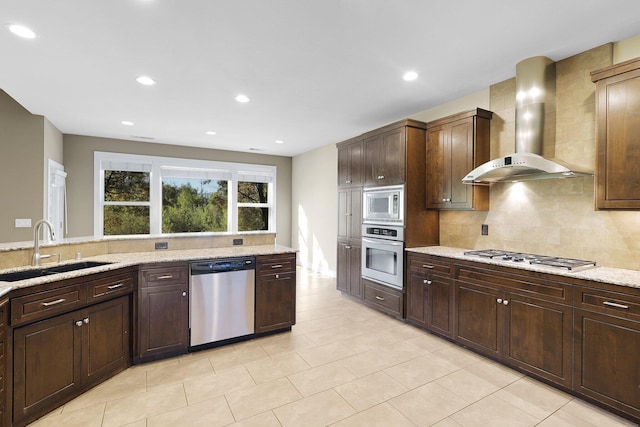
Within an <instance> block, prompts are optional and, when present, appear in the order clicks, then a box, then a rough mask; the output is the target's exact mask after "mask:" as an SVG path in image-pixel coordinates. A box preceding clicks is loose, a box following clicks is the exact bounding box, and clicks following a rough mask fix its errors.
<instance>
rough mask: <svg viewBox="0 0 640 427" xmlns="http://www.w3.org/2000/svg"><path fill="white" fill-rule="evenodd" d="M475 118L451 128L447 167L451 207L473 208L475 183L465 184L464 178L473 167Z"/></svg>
mask: <svg viewBox="0 0 640 427" xmlns="http://www.w3.org/2000/svg"><path fill="white" fill-rule="evenodd" d="M473 144H474V141H473V118H469V119H465V120H460V121H458V122H454V123H452V124H451V127H450V128H449V149H448V154H449V156H450V157H449V158H450V160H449V169H448V170H446V169H445V173H448V176H447V181H446V183H447V187H448V189H449V195H448V199H449V205H450V206H449V207H450V208H451V209H471V208H473V199H472V190H473V185H468V184H463V183H462V178H464V177H465V176H466V175H467V173H469V172H470V171H471V170H472V169H473Z"/></svg>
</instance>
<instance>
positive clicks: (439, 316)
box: [425, 275, 454, 337]
mask: <svg viewBox="0 0 640 427" xmlns="http://www.w3.org/2000/svg"><path fill="white" fill-rule="evenodd" d="M429 282H430V283H428V284H427V295H426V296H427V299H426V307H425V308H426V315H425V322H426V326H427V329H429V330H431V331H433V332H435V333H438V334H441V335H446V336H448V337H451V336H452V335H453V310H454V307H453V281H452V280H451V279H448V278H443V277H439V276H437V275H433V277H432V278H431V280H430V281H429Z"/></svg>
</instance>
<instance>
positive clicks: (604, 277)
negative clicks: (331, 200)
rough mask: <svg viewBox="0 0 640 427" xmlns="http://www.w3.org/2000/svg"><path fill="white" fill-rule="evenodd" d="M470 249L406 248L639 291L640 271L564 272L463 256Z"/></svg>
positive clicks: (596, 270) (555, 268) (539, 266)
mask: <svg viewBox="0 0 640 427" xmlns="http://www.w3.org/2000/svg"><path fill="white" fill-rule="evenodd" d="M468 250H471V249H460V248H451V247H447V246H425V247H420V248H407V249H406V251H407V252H416V253H421V254H427V255H438V256H443V257H448V258H456V259H463V260H465V261H474V262H478V263H483V264H493V265H500V266H504V267H511V268H517V269H521V270H528V271H539V272H542V273H549V274H555V275H557V276H567V277H575V278H578V279H583V280H592V281H594V282H600V283H608V284H612V285H620V286H627V287H630V288H637V289H640V271H638V270H625V269H622V268H611V267H598V266H596V267H589V268H586V269H582V270H576V271H572V270H566V269H564V268H557V267H548V266H544V265H536V264H529V263H527V262H512V261H503V260H501V259H496V258H483V257H479V256H470V255H464V252H466V251H468Z"/></svg>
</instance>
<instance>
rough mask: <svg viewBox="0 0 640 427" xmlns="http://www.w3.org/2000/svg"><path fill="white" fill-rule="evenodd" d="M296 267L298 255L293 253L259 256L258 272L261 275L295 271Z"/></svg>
mask: <svg viewBox="0 0 640 427" xmlns="http://www.w3.org/2000/svg"><path fill="white" fill-rule="evenodd" d="M295 269H296V257H295V255H291V254H284V255H275V256H269V257H257V262H256V274H257V275H260V276H264V275H272V274H274V273H285V272H293V271H295Z"/></svg>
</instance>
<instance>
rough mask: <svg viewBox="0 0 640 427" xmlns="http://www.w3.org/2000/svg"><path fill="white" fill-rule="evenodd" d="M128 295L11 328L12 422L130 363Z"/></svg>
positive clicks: (40, 411)
mask: <svg viewBox="0 0 640 427" xmlns="http://www.w3.org/2000/svg"><path fill="white" fill-rule="evenodd" d="M129 329H130V321H129V296H123V297H118V298H115V299H112V300H109V301H106V302H102V303H99V304H95V305H92V306H89V307H87V308H85V309H82V310H77V311H72V312H70V313H65V314H60V315H57V316H54V317H51V318H47V319H45V320H41V321H37V322H34V323H31V324H28V325H26V326H21V327H18V328H16V329H14V331H13V422H14V424H17V425H23V424H25V423H26V422H29V421H32V420H34V419H35V418H37V417H39V416H41V415H42V414H44V413H46V412H47V411H50V410H52V409H53V408H55V407H57V406H59V405H60V403H63V402H66V401H68V400H70V399H71V398H72V397H74V396H76V395H78V394H79V393H80V392H82V391H84V390H86V389H88V388H90V387H92V386H94V385H96V384H98V383H99V382H101V381H104V380H105V379H107V378H109V377H111V376H113V375H115V374H116V373H118V372H120V371H122V370H124V369H126V368H127V366H129V358H130V353H129V352H130V350H129V349H130V339H129Z"/></svg>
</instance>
